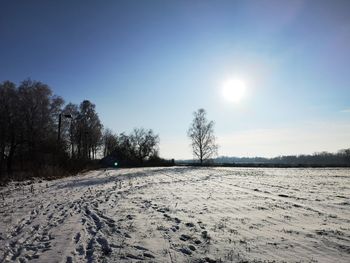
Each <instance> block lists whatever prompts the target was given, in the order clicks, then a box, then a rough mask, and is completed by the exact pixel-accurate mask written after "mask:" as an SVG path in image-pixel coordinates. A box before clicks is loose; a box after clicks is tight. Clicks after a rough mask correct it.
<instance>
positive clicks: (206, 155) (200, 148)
mask: <svg viewBox="0 0 350 263" xmlns="http://www.w3.org/2000/svg"><path fill="white" fill-rule="evenodd" d="M193 115H194V119H193V121H192V123H191V126H190V128H189V130H188V133H187V134H188V137H189V138H190V139H191V145H192V150H193V155H194V156H195V157H196V158H198V160H199V161H200V163H201V164H203V162H205V161H207V160H208V159H210V158H211V157H213V156H215V155H217V150H218V145H217V144H216V140H215V136H214V122H213V121H210V122H208V120H207V118H206V112H205V110H204V109H199V110H198V111H196V112H194V113H193Z"/></svg>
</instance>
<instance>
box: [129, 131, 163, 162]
mask: <svg viewBox="0 0 350 263" xmlns="http://www.w3.org/2000/svg"><path fill="white" fill-rule="evenodd" d="M130 141H131V144H132V148H133V150H134V154H135V157H136V158H137V159H138V160H139V161H140V162H141V163H142V162H143V161H144V160H145V159H146V158H148V157H150V156H152V155H154V154H157V151H158V144H159V136H158V135H156V134H154V133H153V131H152V130H145V129H143V128H135V129H134V130H133V132H132V133H131V135H130Z"/></svg>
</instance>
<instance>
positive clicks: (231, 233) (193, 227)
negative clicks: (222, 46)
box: [0, 167, 350, 262]
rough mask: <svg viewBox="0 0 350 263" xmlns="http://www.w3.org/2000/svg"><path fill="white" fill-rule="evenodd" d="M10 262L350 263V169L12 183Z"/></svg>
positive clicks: (152, 172)
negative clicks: (284, 262)
mask: <svg viewBox="0 0 350 263" xmlns="http://www.w3.org/2000/svg"><path fill="white" fill-rule="evenodd" d="M3 198H4V199H3ZM12 261H16V262H231V261H232V262H260V261H262V262H283V261H286V262H300V261H301V262H350V170H349V169H255V168H251V169H249V168H189V167H172V168H140V169H117V170H107V171H104V170H100V171H92V172H89V173H86V174H83V175H80V176H76V177H69V178H64V179H60V180H55V181H42V182H35V183H33V184H27V183H12V184H10V185H9V186H8V187H6V188H1V189H0V262H12Z"/></svg>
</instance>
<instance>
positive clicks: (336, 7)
mask: <svg viewBox="0 0 350 263" xmlns="http://www.w3.org/2000/svg"><path fill="white" fill-rule="evenodd" d="M0 3H1V4H0V10H1V15H0V81H3V80H12V81H14V82H16V83H19V82H20V81H21V80H23V79H25V78H28V77H30V78H32V79H35V80H40V81H43V82H45V83H47V84H49V86H51V88H52V89H53V90H54V92H55V93H56V94H58V95H60V96H62V97H64V98H65V100H66V101H67V102H73V103H80V102H81V101H82V100H84V99H89V100H91V101H92V102H94V103H95V104H96V106H97V111H98V113H99V116H100V118H101V120H102V122H103V124H104V125H105V127H109V128H111V129H112V130H114V131H115V132H117V133H119V132H123V131H126V132H129V131H131V130H132V128H133V127H144V128H152V129H153V130H154V131H155V132H156V133H158V134H159V135H160V139H161V148H160V150H161V155H162V156H164V157H167V158H171V157H174V158H191V157H192V154H191V149H190V147H189V141H188V138H187V137H186V131H187V129H188V127H189V124H190V122H191V119H192V113H193V111H194V110H196V109H198V108H200V107H203V108H205V109H206V110H207V112H208V117H209V119H211V120H214V121H215V123H216V124H215V132H216V136H217V138H218V142H219V143H220V148H219V154H220V155H231V156H256V155H261V156H275V155H279V154H296V153H312V152H315V151H322V150H328V151H336V150H338V149H341V148H346V147H350V1H347V0H344V1H338V0H333V1H330V0H324V1H322V0H319V1H312V0H310V1H298V0H293V1H283V0H282V1H264V0H260V1H203V0H202V1H152V0H150V1H136V0H135V1H133V0H131V1H112V0H110V1H97V0H96V1H35V0H33V1H15V0H9V1H4V0H1V1H0ZM232 77H235V78H239V79H241V80H243V81H244V82H245V83H246V87H247V88H246V94H245V96H244V97H243V98H242V100H241V101H239V103H233V102H230V101H228V100H227V99H225V98H224V97H223V96H222V92H221V89H222V83H223V82H224V81H225V79H228V78H232Z"/></svg>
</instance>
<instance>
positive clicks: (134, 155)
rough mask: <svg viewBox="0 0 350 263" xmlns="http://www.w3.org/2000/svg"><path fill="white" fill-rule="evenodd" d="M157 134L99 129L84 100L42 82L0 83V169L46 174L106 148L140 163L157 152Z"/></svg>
mask: <svg viewBox="0 0 350 263" xmlns="http://www.w3.org/2000/svg"><path fill="white" fill-rule="evenodd" d="M158 145H159V136H158V135H156V134H155V133H154V132H153V131H152V130H146V129H143V128H135V129H134V130H133V132H132V133H130V134H125V133H121V134H120V135H118V136H117V135H114V134H113V132H112V131H111V130H109V129H104V128H103V125H102V123H101V120H100V118H99V116H98V114H97V112H96V105H95V104H93V103H92V102H91V101H89V100H84V101H82V102H81V103H80V104H79V105H77V104H73V103H68V104H66V103H65V101H64V99H63V98H62V97H60V96H57V95H55V94H54V93H53V91H52V89H51V88H50V87H49V86H48V85H47V84H45V83H42V82H40V81H33V80H31V79H26V80H24V81H22V82H21V83H20V84H19V85H18V86H17V85H16V84H15V83H13V82H11V81H4V82H2V83H0V175H3V174H4V173H6V174H7V175H8V174H10V175H11V174H13V173H14V172H16V176H18V177H20V176H21V174H23V175H24V174H26V175H28V174H29V175H31V176H43V177H48V176H50V175H53V176H55V175H58V174H61V175H64V174H65V173H68V172H75V171H78V170H80V169H83V168H86V167H87V165H89V164H92V163H93V161H94V160H96V159H99V158H101V157H103V156H107V155H110V154H112V153H113V154H115V155H118V157H120V158H121V159H130V160H133V162H139V163H144V162H145V161H147V160H149V159H156V158H159V157H158Z"/></svg>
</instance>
